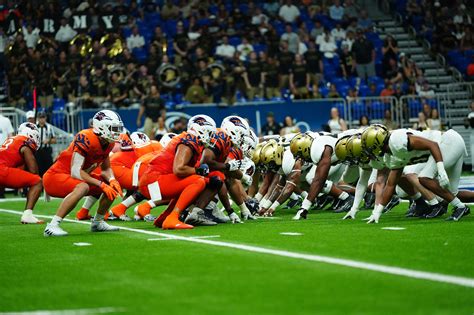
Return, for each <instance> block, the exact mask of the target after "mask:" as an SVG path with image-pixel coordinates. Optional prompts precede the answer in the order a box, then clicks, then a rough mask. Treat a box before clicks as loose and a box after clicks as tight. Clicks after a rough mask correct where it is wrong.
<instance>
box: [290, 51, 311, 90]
mask: <svg viewBox="0 0 474 315" xmlns="http://www.w3.org/2000/svg"><path fill="white" fill-rule="evenodd" d="M289 79H290V90H291V93H293V95H294V96H295V98H296V99H301V98H308V97H309V86H310V77H309V73H308V69H307V68H306V65H305V64H304V63H303V59H302V57H301V55H296V56H295V63H294V65H293V67H292V68H291V70H290V78H289Z"/></svg>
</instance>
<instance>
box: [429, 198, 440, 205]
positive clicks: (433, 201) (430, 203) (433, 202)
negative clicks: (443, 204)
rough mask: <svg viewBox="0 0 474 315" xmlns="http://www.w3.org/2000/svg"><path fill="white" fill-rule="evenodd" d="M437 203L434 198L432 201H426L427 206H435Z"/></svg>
mask: <svg viewBox="0 0 474 315" xmlns="http://www.w3.org/2000/svg"><path fill="white" fill-rule="evenodd" d="M438 203H439V201H438V199H436V198H433V199H431V200H428V204H429V205H430V206H436V205H437V204H438Z"/></svg>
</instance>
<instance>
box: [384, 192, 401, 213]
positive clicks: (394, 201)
mask: <svg viewBox="0 0 474 315" xmlns="http://www.w3.org/2000/svg"><path fill="white" fill-rule="evenodd" d="M399 204H400V197H398V196H393V197H392V199H390V202H389V203H388V204H387V205H386V206H385V208H383V210H382V213H387V212H389V211H391V210H392V209H393V208H395V207H396V206H398V205H399Z"/></svg>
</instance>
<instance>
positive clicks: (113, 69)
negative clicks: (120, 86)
mask: <svg viewBox="0 0 474 315" xmlns="http://www.w3.org/2000/svg"><path fill="white" fill-rule="evenodd" d="M114 73H117V74H118V77H119V78H118V81H119V82H122V83H126V82H125V78H127V72H126V71H125V68H124V67H122V66H120V65H108V66H107V75H108V79H109V82H112V74H114Z"/></svg>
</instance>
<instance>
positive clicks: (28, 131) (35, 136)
mask: <svg viewBox="0 0 474 315" xmlns="http://www.w3.org/2000/svg"><path fill="white" fill-rule="evenodd" d="M18 134H19V135H22V136H26V137H28V138H30V139H31V140H33V142H34V143H35V144H36V149H38V148H39V146H40V144H41V143H40V142H41V139H40V133H39V130H38V127H37V126H36V125H35V124H32V123H30V122H25V123H22V124H21V125H20V126H18Z"/></svg>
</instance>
